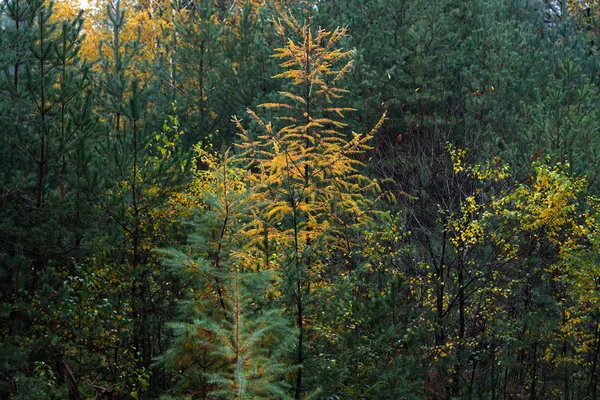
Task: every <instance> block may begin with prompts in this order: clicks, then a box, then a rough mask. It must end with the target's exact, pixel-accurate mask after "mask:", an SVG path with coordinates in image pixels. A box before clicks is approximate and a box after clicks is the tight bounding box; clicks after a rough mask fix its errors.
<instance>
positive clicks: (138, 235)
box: [87, 0, 189, 396]
mask: <svg viewBox="0 0 600 400" xmlns="http://www.w3.org/2000/svg"><path fill="white" fill-rule="evenodd" d="M106 15H107V20H106V23H107V25H108V28H109V30H110V31H111V32H112V38H111V39H110V40H107V41H103V42H101V48H100V54H101V56H102V58H101V60H100V62H101V64H102V71H101V74H100V76H99V82H98V88H97V89H98V90H99V91H100V92H101V93H102V97H101V98H99V102H98V103H97V104H96V111H97V112H98V113H99V114H101V115H103V116H104V118H103V124H102V129H103V130H102V134H103V135H104V138H103V140H102V141H101V142H99V143H98V145H97V146H96V150H97V153H98V158H97V160H96V161H97V163H96V165H94V168H90V172H89V174H88V176H87V177H88V179H89V180H88V184H89V185H90V189H91V190H92V192H93V195H94V198H95V199H96V201H97V204H98V206H99V207H100V208H101V210H102V211H103V213H104V216H105V220H106V225H105V230H106V235H105V236H104V238H103V243H105V245H106V246H107V249H108V250H107V251H106V253H104V254H103V255H102V259H103V261H104V262H105V263H106V264H107V265H110V266H111V269H112V270H115V271H119V272H118V274H117V275H118V276H119V280H120V281H121V282H122V285H120V287H119V289H118V290H119V292H120V294H121V295H120V297H119V299H120V300H119V301H118V303H117V304H115V307H116V309H117V312H118V313H122V312H125V313H126V314H127V315H129V316H130V318H131V326H130V327H128V329H125V330H123V331H122V332H121V335H120V337H119V339H120V341H118V342H116V343H114V345H113V346H114V347H115V351H114V352H112V355H110V357H111V358H112V360H111V362H112V363H114V365H115V366H117V367H116V368H115V369H116V370H121V371H124V373H125V374H130V375H129V376H130V377H131V379H130V382H129V383H128V385H129V390H131V392H132V393H137V395H140V396H141V395H142V393H143V390H144V389H145V388H147V387H148V385H150V381H149V379H150V376H151V374H150V366H151V361H152V358H153V357H154V356H155V355H156V353H157V352H158V349H159V348H160V347H162V346H164V343H163V342H161V339H159V338H164V337H165V336H166V332H162V331H163V330H165V329H166V327H165V326H164V325H163V324H162V323H161V322H160V321H163V320H165V319H166V318H167V315H169V313H170V312H171V310H170V307H171V306H172V303H171V302H172V298H168V297H167V298H165V299H163V298H162V297H164V296H165V295H166V293H167V288H166V286H165V285H163V284H161V283H160V282H161V280H162V279H163V278H164V275H163V271H161V270H160V268H159V267H160V264H159V263H158V259H157V258H156V257H154V256H153V255H152V252H151V251H152V250H153V249H154V248H156V247H157V246H159V245H160V244H161V243H164V244H167V243H170V242H171V240H173V241H175V240H177V239H178V238H179V236H178V235H174V236H173V238H172V239H171V238H169V237H167V235H166V232H167V229H168V227H169V224H171V223H172V222H173V221H171V220H170V218H169V215H168V214H167V212H166V210H167V209H168V199H169V197H170V196H171V194H172V193H174V192H176V191H177V190H179V189H180V187H181V185H182V183H183V179H184V177H185V173H186V168H187V167H188V166H189V164H188V163H187V162H188V160H187V155H186V154H187V152H186V151H185V149H184V148H183V147H182V146H180V142H181V139H182V134H183V132H182V130H181V129H180V127H179V120H178V118H177V116H176V115H175V114H176V112H177V107H176V105H173V110H172V114H173V115H171V116H169V117H166V121H165V122H164V124H163V125H162V127H159V126H157V124H156V121H155V118H156V113H155V111H156V110H155V107H160V106H161V104H157V103H156V102H154V101H153V100H155V98H154V97H153V95H152V90H153V89H155V86H154V85H153V82H152V81H147V80H142V79H141V78H140V76H139V73H138V72H139V71H138V69H137V68H136V67H137V65H136V62H137V61H136V60H137V56H138V53H139V52H140V50H141V45H140V42H139V41H137V40H135V41H126V40H124V39H123V29H124V26H125V22H126V15H125V10H123V9H122V7H121V2H120V1H118V0H117V1H111V2H109V3H108V4H107V5H106ZM158 114H159V115H160V114H161V113H160V112H159V113H158ZM162 340H163V341H164V339H162ZM132 355H133V356H132ZM105 356H107V357H108V356H109V355H108V354H106V355H105ZM114 375H115V376H113V379H114V380H117V379H120V378H119V376H118V374H116V373H115V374H114Z"/></svg>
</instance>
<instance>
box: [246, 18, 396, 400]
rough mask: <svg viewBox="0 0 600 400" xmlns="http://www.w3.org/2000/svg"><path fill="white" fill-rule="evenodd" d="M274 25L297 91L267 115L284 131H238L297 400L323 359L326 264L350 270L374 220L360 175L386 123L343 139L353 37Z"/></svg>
mask: <svg viewBox="0 0 600 400" xmlns="http://www.w3.org/2000/svg"><path fill="white" fill-rule="evenodd" d="M275 26H276V28H277V30H278V32H279V35H280V36H281V38H282V39H283V40H284V46H283V47H281V48H278V49H277V50H276V53H275V57H276V58H278V59H281V60H282V63H281V66H282V67H283V68H284V69H285V70H284V72H282V73H280V74H278V75H276V76H275V77H276V78H284V79H287V80H288V81H289V83H290V89H289V91H281V92H280V96H281V98H282V99H283V100H282V101H280V102H272V103H265V104H263V105H262V106H263V107H265V108H268V109H274V110H277V111H278V114H279V115H278V116H277V117H276V119H277V122H275V124H271V123H264V122H263V121H262V120H261V119H260V118H259V117H258V116H257V115H256V114H255V113H254V112H253V111H249V114H250V116H251V117H252V120H253V121H254V122H255V124H256V126H257V129H258V132H257V133H256V134H254V132H252V131H250V130H246V129H244V128H243V127H242V124H241V122H240V121H239V120H237V119H235V122H236V124H237V126H238V128H239V129H240V130H241V138H242V144H240V148H241V149H242V150H243V157H244V161H245V163H246V165H247V168H249V171H250V172H249V176H248V178H249V182H250V185H251V187H252V188H253V189H252V192H251V194H250V199H251V200H250V201H249V204H250V210H251V212H252V214H253V216H254V218H253V220H251V221H250V223H249V224H248V225H247V227H246V234H247V235H248V236H249V237H250V238H251V240H252V241H254V243H255V247H256V249H260V250H261V251H264V252H265V253H267V256H266V257H265V258H266V259H267V260H270V257H269V255H270V254H273V256H274V257H276V259H277V260H278V261H277V266H276V268H278V269H279V273H280V274H281V277H282V287H281V289H280V290H281V292H282V293H283V296H284V297H285V304H286V305H287V307H288V309H289V310H290V311H291V312H293V314H294V319H295V322H296V326H297V328H298V330H299V333H298V338H297V343H296V351H297V354H296V359H295V362H296V365H297V366H298V367H299V369H298V372H297V373H296V382H295V398H296V399H299V398H300V397H301V396H302V395H303V393H304V392H305V391H306V389H307V386H306V384H305V383H303V380H302V377H303V369H304V368H307V366H308V365H309V363H315V362H316V355H315V354H313V353H311V357H310V358H309V357H307V356H306V351H307V349H308V348H312V347H313V346H314V343H311V342H312V341H313V338H314V334H315V331H314V329H315V327H316V325H318V324H319V322H317V319H316V316H315V314H314V313H315V310H314V309H313V308H312V306H313V304H312V297H313V294H312V291H314V290H316V289H315V288H320V287H324V286H327V284H328V282H327V278H326V277H327V276H329V275H328V271H327V268H328V266H327V265H326V263H325V260H326V259H327V258H328V257H331V255H332V254H334V253H335V252H339V254H340V255H342V258H343V259H345V260H346V262H347V263H351V260H350V254H351V252H352V249H353V244H354V236H355V235H356V229H358V228H359V227H361V226H364V224H368V223H369V222H370V221H371V218H372V214H371V213H370V212H371V211H373V204H374V201H375V198H376V197H377V192H378V185H377V182H376V181H373V180H371V179H369V178H368V177H367V176H365V175H363V174H362V173H361V171H360V168H361V167H362V162H361V161H360V157H361V156H362V155H364V153H365V152H366V151H367V150H368V149H369V145H368V142H369V140H370V139H371V138H372V137H373V135H374V133H375V132H376V131H377V129H378V128H379V127H380V126H381V125H382V124H383V121H384V116H383V117H381V118H380V120H379V122H378V123H377V125H376V126H375V128H374V129H373V130H372V131H371V132H369V133H368V134H365V135H361V134H358V133H354V132H353V133H352V136H351V137H350V138H348V137H347V135H346V134H345V133H343V129H344V127H345V126H346V125H345V124H344V123H343V122H342V121H341V118H342V117H343V116H344V114H345V113H347V112H350V111H352V109H350V108H347V107H343V106H338V105H336V104H335V102H336V101H337V100H338V99H339V98H340V97H341V96H342V94H343V93H345V92H346V90H345V89H342V88H341V87H340V84H341V79H342V78H343V76H344V75H345V74H346V72H348V71H349V69H350V68H351V66H352V62H351V61H345V60H346V59H347V58H349V57H350V56H351V55H352V51H343V50H341V49H339V48H337V47H336V46H338V45H339V41H340V40H341V39H342V37H343V36H344V35H345V33H346V31H345V29H336V30H334V31H332V32H329V31H326V30H323V29H319V30H317V31H316V33H314V34H313V32H312V30H311V27H310V26H309V25H302V24H300V23H299V22H298V21H297V20H296V19H294V18H293V17H291V16H290V17H287V18H284V19H283V20H282V22H277V23H276V25H275ZM288 31H289V33H288ZM291 36H295V37H296V38H298V39H299V43H297V42H295V41H294V40H293V39H292V38H291ZM340 64H341V65H340ZM338 65H340V66H339V67H338ZM370 192H371V193H373V195H372V196H374V197H369V193H370ZM265 267H268V265H267V266H265ZM329 268H330V267H329ZM292 310H293V311H292ZM307 342H308V344H307ZM317 363H318V362H317ZM313 372H314V371H313Z"/></svg>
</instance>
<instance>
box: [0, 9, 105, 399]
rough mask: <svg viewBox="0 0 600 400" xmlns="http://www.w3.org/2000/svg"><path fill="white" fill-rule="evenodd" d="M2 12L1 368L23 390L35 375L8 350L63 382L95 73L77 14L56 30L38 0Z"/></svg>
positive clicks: (87, 212) (81, 249) (84, 226)
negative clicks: (65, 304) (63, 319)
mask: <svg viewBox="0 0 600 400" xmlns="http://www.w3.org/2000/svg"><path fill="white" fill-rule="evenodd" d="M0 15H1V16H2V24H3V33H2V35H1V36H0V48H2V49H3V52H2V60H1V61H0V68H1V70H2V74H1V75H0V92H1V93H2V96H1V97H0V108H1V110H2V118H1V119H0V126H1V128H2V130H3V131H4V132H5V133H6V135H5V142H4V144H5V145H4V146H3V148H2V150H0V151H1V154H0V171H1V175H0V176H1V181H0V187H1V191H2V195H1V197H0V202H1V205H2V207H1V208H2V211H1V214H0V215H1V220H2V222H1V223H0V231H1V232H2V233H1V234H0V236H2V240H1V244H0V254H1V257H0V258H1V266H0V271H1V274H2V280H3V281H5V282H7V287H6V289H5V290H2V293H3V294H2V300H1V301H2V304H3V310H4V316H5V317H6V318H7V319H8V320H9V321H10V323H8V324H7V325H6V328H7V331H6V332H5V333H6V336H3V338H4V339H3V343H4V345H6V346H8V347H7V348H6V352H7V353H6V354H11V355H10V356H9V357H8V358H7V364H5V365H4V367H3V368H7V369H8V371H6V370H4V371H3V375H4V374H6V375H4V376H5V377H7V379H8V381H7V380H6V379H4V378H3V380H2V381H3V382H10V380H11V379H12V377H13V376H14V374H15V372H16V371H20V372H23V373H25V374H26V375H24V377H23V382H24V383H23V385H19V387H18V390H21V389H23V390H25V388H26V387H27V386H28V385H27V383H26V382H27V379H29V376H27V375H30V373H29V371H32V370H33V369H32V366H31V365H30V364H28V363H26V362H24V360H23V358H21V359H18V358H13V356H15V355H16V354H18V353H19V352H13V351H12V350H10V348H11V346H13V345H14V346H18V348H20V356H21V357H25V358H28V359H29V360H32V359H34V360H37V361H38V362H44V363H47V364H46V365H48V366H49V367H50V368H51V369H52V370H54V371H55V372H56V374H57V375H58V376H60V375H61V371H62V366H61V365H60V362H61V360H65V359H67V358H68V354H67V353H68V344H67V343H65V342H62V341H60V340H58V339H57V338H58V337H60V332H57V331H56V330H55V329H54V328H53V327H54V326H55V324H57V321H59V320H60V316H59V315H58V314H59V312H58V311H57V308H58V305H59V304H61V302H62V301H63V300H64V297H63V296H64V294H65V293H64V288H63V287H62V285H61V282H62V280H61V279H60V278H61V277H66V276H68V275H71V274H72V273H73V269H74V262H73V260H75V259H80V258H82V257H84V256H86V255H89V254H90V251H89V247H88V244H89V239H90V235H91V233H92V231H93V230H92V229H90V226H93V225H94V224H93V222H92V221H93V209H92V206H91V204H90V202H89V201H88V199H87V196H86V194H85V191H84V190H83V185H82V183H83V182H82V176H83V169H84V167H85V164H86V163H87V162H88V160H86V158H85V156H84V153H85V149H86V147H87V146H88V145H89V142H90V139H91V128H92V127H93V124H92V118H91V97H92V96H91V93H90V76H89V68H88V66H87V65H86V63H85V62H84V61H82V60H81V59H80V57H79V51H80V48H81V39H82V32H81V30H82V23H83V21H82V17H81V15H79V16H77V17H76V18H74V19H70V20H69V19H67V20H64V21H62V23H60V24H59V23H56V22H54V19H53V5H52V3H48V4H46V2H44V1H33V0H32V1H28V0H18V1H17V0H15V1H5V2H2V6H1V8H0ZM48 297H50V299H48ZM25 332H29V333H28V335H29V336H30V339H25V338H24V337H23V335H24V333H25ZM43 337H46V338H47V339H45V340H37V339H34V338H43ZM9 343H12V344H9ZM31 388H32V390H35V388H36V384H35V383H34V382H32V385H31ZM14 390H15V389H14V387H13V388H10V389H9V388H6V387H3V388H2V389H1V391H0V392H1V393H2V394H7V393H10V392H11V391H14Z"/></svg>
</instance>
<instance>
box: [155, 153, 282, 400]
mask: <svg viewBox="0 0 600 400" xmlns="http://www.w3.org/2000/svg"><path fill="white" fill-rule="evenodd" d="M196 149H197V156H198V158H199V160H198V161H200V162H201V163H202V164H203V165H204V166H205V167H206V170H204V171H197V173H196V179H195V180H194V183H193V185H192V188H193V193H195V195H196V196H197V203H196V204H197V207H198V210H197V211H198V212H197V216H196V219H195V222H194V226H195V230H194V233H193V234H192V235H191V236H190V237H189V240H188V243H187V244H186V245H185V246H183V247H181V248H180V249H175V250H173V249H171V250H167V251H164V252H163V253H164V254H165V255H166V258H165V260H166V263H167V264H168V265H170V266H171V268H172V269H173V272H174V273H175V274H176V275H177V276H178V277H180V279H181V281H182V282H184V290H186V293H187V294H186V295H185V297H183V298H182V299H181V301H180V314H181V316H180V318H179V322H175V323H173V324H171V326H172V328H173V329H174V330H175V335H176V336H175V340H174V343H173V345H172V346H171V348H170V350H169V351H168V352H167V353H166V354H165V356H164V361H165V363H166V365H167V366H168V367H169V368H170V369H171V370H173V371H174V372H175V376H176V378H177V386H176V392H177V393H180V394H192V393H195V394H197V395H200V396H202V397H207V398H219V399H251V398H257V397H259V398H277V399H286V398H288V395H287V390H286V389H287V386H286V382H285V377H284V375H285V373H286V372H287V371H288V370H289V368H290V367H289V365H287V364H286V363H285V362H284V356H285V355H286V353H287V352H288V351H289V342H290V338H291V337H293V336H291V335H290V334H291V333H292V330H291V329H290V327H289V326H288V324H287V323H286V320H285V319H284V317H283V316H282V315H281V312H280V311H279V310H278V309H277V308H276V307H275V308H274V307H273V306H272V305H269V303H268V301H267V297H266V296H267V295H268V294H269V293H270V292H272V290H273V289H272V288H269V287H268V285H269V283H271V282H272V281H273V276H272V274H271V271H265V270H263V271H259V269H258V266H259V265H260V264H259V262H260V260H255V259H253V258H252V257H251V253H249V252H248V249H247V247H246V245H247V243H246V241H247V238H246V237H245V235H240V234H239V230H240V227H241V224H242V223H243V221H245V220H246V219H247V215H244V212H243V210H244V207H245V205H246V203H245V201H246V200H247V195H246V187H245V184H244V182H243V178H244V175H245V174H244V171H243V170H242V169H240V168H238V167H236V166H234V165H233V164H232V159H230V158H228V153H227V152H226V153H225V154H223V155H222V157H221V158H219V157H217V156H215V155H213V154H211V152H209V151H207V150H202V149H201V148H200V147H199V146H197V147H196Z"/></svg>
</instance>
